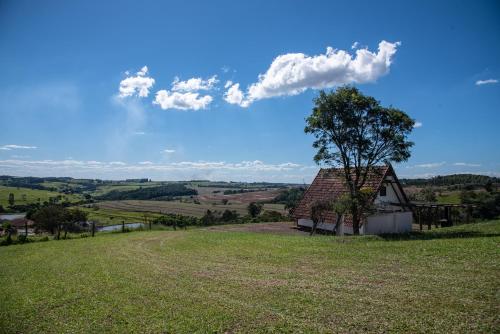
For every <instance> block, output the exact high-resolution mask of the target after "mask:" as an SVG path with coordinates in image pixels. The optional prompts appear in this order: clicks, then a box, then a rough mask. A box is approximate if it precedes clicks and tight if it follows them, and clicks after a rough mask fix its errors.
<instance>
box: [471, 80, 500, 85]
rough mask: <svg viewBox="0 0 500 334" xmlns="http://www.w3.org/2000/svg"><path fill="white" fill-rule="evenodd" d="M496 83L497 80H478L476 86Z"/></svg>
mask: <svg viewBox="0 0 500 334" xmlns="http://www.w3.org/2000/svg"><path fill="white" fill-rule="evenodd" d="M496 83H498V80H497V79H487V80H478V81H476V86H482V85H491V84H496Z"/></svg>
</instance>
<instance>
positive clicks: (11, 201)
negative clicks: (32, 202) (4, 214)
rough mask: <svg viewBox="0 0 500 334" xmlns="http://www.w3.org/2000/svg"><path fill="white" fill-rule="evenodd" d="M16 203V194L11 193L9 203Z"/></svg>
mask: <svg viewBox="0 0 500 334" xmlns="http://www.w3.org/2000/svg"><path fill="white" fill-rule="evenodd" d="M14 203H16V200H15V199H14V194H13V193H10V194H9V205H14Z"/></svg>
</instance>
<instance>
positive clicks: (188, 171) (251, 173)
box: [0, 159, 318, 183]
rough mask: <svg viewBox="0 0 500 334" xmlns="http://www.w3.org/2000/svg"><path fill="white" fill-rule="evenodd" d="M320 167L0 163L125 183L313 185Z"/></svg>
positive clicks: (1, 169) (2, 169)
mask: <svg viewBox="0 0 500 334" xmlns="http://www.w3.org/2000/svg"><path fill="white" fill-rule="evenodd" d="M317 170H318V167H317V166H304V165H300V164H296V163H293V162H284V163H274V164H271V163H265V162H263V161H260V160H252V161H240V162H225V161H181V162H171V163H155V162H151V161H141V162H138V163H136V164H129V163H124V162H119V161H114V162H102V161H80V160H73V159H67V160H15V159H12V160H0V175H1V174H7V175H33V176H54V175H59V176H72V177H84V178H96V177H97V178H103V179H125V178H137V177H147V178H153V179H156V180H192V179H207V180H225V181H238V180H246V181H269V182H299V183H302V182H303V181H304V180H307V182H310V181H311V180H312V178H313V177H314V175H315V174H316V172H317Z"/></svg>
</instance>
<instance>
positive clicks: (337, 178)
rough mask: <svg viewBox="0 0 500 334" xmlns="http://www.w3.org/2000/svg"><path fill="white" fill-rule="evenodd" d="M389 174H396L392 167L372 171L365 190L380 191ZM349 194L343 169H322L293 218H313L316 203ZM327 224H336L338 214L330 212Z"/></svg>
mask: <svg viewBox="0 0 500 334" xmlns="http://www.w3.org/2000/svg"><path fill="white" fill-rule="evenodd" d="M388 173H392V174H394V172H393V170H392V167H391V166H378V167H376V168H374V169H373V170H371V171H370V172H369V173H368V175H367V178H366V183H365V185H364V186H363V188H372V189H374V190H375V191H378V189H379V187H380V185H381V183H382V181H383V180H384V178H385V176H386V175H387V174H388ZM348 192H349V190H348V188H347V184H346V181H345V177H344V170H343V169H342V168H327V169H321V170H320V171H319V172H318V175H316V177H315V178H314V181H313V182H312V183H311V185H310V186H309V188H308V189H307V191H306V192H305V194H304V197H303V198H302V200H301V201H300V202H299V204H298V205H297V207H296V208H295V210H293V217H294V218H295V219H300V218H305V219H310V217H311V206H312V205H313V203H314V202H316V201H333V200H335V199H336V198H339V197H340V196H341V195H343V194H347V193H348ZM325 216H326V219H325V222H327V223H335V221H336V214H335V213H334V212H333V211H332V212H328V213H327V214H326V215H325ZM348 220H349V218H348V217H346V218H345V219H344V223H348Z"/></svg>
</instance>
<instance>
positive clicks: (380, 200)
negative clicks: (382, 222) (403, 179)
mask: <svg viewBox="0 0 500 334" xmlns="http://www.w3.org/2000/svg"><path fill="white" fill-rule="evenodd" d="M392 182H394V179H393V177H392V176H387V177H386V178H385V180H384V183H383V184H382V185H383V186H384V187H385V190H386V194H385V196H382V195H381V194H380V191H379V193H378V194H377V197H376V198H375V200H374V202H373V203H374V204H375V206H379V207H384V208H385V209H386V210H391V211H401V210H402V207H400V206H395V205H389V204H388V203H400V202H401V201H403V200H404V199H403V198H404V197H403V194H402V193H401V190H400V189H399V187H398V186H397V184H396V183H392Z"/></svg>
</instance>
